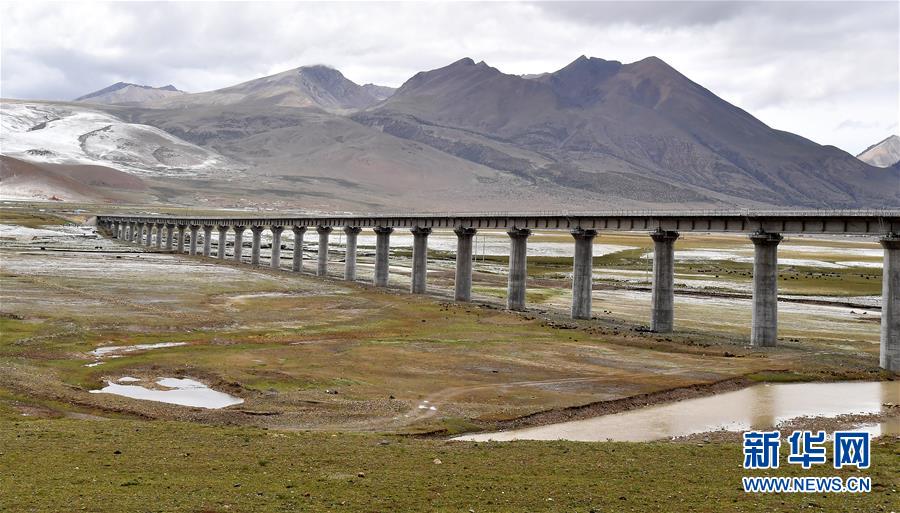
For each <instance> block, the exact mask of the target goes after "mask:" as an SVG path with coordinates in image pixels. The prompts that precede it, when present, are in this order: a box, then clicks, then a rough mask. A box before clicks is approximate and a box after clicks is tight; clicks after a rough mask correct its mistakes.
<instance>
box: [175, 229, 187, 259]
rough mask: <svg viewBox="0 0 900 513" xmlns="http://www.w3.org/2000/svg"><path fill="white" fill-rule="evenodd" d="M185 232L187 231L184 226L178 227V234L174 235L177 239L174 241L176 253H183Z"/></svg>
mask: <svg viewBox="0 0 900 513" xmlns="http://www.w3.org/2000/svg"><path fill="white" fill-rule="evenodd" d="M186 231H187V225H186V224H180V225H178V234H177V235H176V237H177V238H176V239H175V250H176V251H177V252H178V253H184V238H185V235H186V234H185V232H186Z"/></svg>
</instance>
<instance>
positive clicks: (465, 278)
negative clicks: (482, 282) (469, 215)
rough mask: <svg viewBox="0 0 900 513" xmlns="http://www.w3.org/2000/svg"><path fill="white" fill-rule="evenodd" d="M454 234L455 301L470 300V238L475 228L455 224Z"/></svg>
mask: <svg viewBox="0 0 900 513" xmlns="http://www.w3.org/2000/svg"><path fill="white" fill-rule="evenodd" d="M453 233H455V234H456V280H455V281H456V292H455V298H456V300H457V301H471V300H472V238H473V237H474V236H475V233H477V230H476V229H475V228H464V227H462V226H457V227H456V229H454V230H453Z"/></svg>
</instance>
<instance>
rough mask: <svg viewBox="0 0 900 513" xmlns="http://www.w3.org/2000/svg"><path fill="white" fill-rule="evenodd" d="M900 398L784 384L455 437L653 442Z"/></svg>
mask: <svg viewBox="0 0 900 513" xmlns="http://www.w3.org/2000/svg"><path fill="white" fill-rule="evenodd" d="M898 402H900V383H897V382H891V381H884V382H874V383H869V382H844V383H782V384H760V385H754V386H751V387H748V388H744V389H742V390H736V391H734V392H726V393H722V394H717V395H714V396H710V397H701V398H697V399H687V400H684V401H679V402H675V403H668V404H661V405H656V406H648V407H645V408H640V409H637V410H631V411H627V412H623V413H616V414H612V415H604V416H601V417H595V418H592V419H585V420H576V421H569V422H561V423H559V424H550V425H546V426H538V427H533V428H525V429H517V430H512V431H500V432H497V433H483V434H477V435H467V436H461V437H457V438H454V440H471V441H487V440H496V441H507V440H560V439H562V440H574V441H585V442H596V441H607V440H612V441H622V442H649V441H652V440H664V439H669V438H673V437H679V436H686V435H691V434H695V433H704V432H707V431H718V430H727V431H746V430H748V429H751V428H754V429H756V428H760V429H767V428H772V427H774V426H776V425H778V424H779V423H780V422H784V421H787V420H791V419H795V418H798V417H837V416H839V415H845V414H872V413H878V412H880V411H882V408H883V405H884V404H897V403H898ZM860 429H861V430H865V431H869V432H871V433H873V435H875V436H878V435H881V434H900V422H898V421H896V420H894V421H889V422H884V423H881V424H875V425H867V426H860Z"/></svg>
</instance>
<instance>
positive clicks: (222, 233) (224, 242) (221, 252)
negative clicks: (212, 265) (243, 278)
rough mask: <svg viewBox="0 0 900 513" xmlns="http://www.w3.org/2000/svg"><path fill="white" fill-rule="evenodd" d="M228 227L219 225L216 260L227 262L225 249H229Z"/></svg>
mask: <svg viewBox="0 0 900 513" xmlns="http://www.w3.org/2000/svg"><path fill="white" fill-rule="evenodd" d="M228 229H229V226H228V225H224V224H220V225H219V246H218V247H217V248H216V258H218V259H219V260H225V249H226V248H227V247H228Z"/></svg>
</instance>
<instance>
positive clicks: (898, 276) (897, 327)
mask: <svg viewBox="0 0 900 513" xmlns="http://www.w3.org/2000/svg"><path fill="white" fill-rule="evenodd" d="M881 245H882V247H884V271H883V273H884V274H883V277H882V284H881V352H880V356H879V359H878V361H879V364H880V365H881V367H882V368H883V369H887V370H889V371H892V372H896V373H900V235H895V234H891V235H888V236H887V237H884V238H883V239H881Z"/></svg>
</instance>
